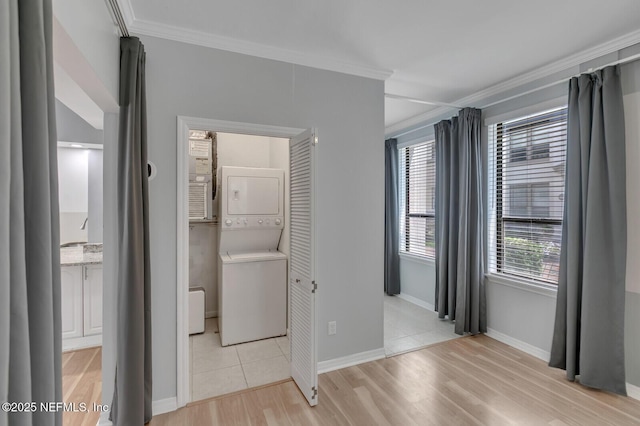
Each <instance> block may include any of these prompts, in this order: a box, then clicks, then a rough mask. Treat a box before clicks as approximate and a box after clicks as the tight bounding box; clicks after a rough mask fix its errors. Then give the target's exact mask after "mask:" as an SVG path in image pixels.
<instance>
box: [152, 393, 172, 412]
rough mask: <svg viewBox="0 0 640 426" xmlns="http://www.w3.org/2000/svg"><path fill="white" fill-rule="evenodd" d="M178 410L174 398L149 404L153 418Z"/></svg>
mask: <svg viewBox="0 0 640 426" xmlns="http://www.w3.org/2000/svg"><path fill="white" fill-rule="evenodd" d="M177 409H178V400H177V398H176V397H175V396H174V397H173V398H167V399H159V400H157V401H153V402H152V403H151V412H152V413H153V415H154V416H159V415H160V414H164V413H169V412H171V411H176V410H177Z"/></svg>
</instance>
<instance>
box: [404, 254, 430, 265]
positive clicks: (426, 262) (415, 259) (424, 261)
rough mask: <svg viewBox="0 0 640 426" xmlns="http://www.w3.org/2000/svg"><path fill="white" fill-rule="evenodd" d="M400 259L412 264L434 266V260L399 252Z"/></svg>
mask: <svg viewBox="0 0 640 426" xmlns="http://www.w3.org/2000/svg"><path fill="white" fill-rule="evenodd" d="M400 259H405V260H410V261H412V262H416V263H421V264H423V265H431V266H434V265H435V264H436V261H435V259H432V258H429V257H425V256H418V255H416V254H411V253H405V252H400Z"/></svg>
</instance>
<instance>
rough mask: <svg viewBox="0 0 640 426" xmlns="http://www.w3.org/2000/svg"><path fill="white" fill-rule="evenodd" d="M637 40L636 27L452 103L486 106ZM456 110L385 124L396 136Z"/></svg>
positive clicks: (574, 70)
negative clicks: (516, 89)
mask: <svg viewBox="0 0 640 426" xmlns="http://www.w3.org/2000/svg"><path fill="white" fill-rule="evenodd" d="M637 43H640V30H636V31H633V32H631V33H628V34H626V35H623V36H621V37H618V38H615V39H613V40H610V41H608V42H606V43H602V44H599V45H597V46H594V47H592V48H590V49H586V50H583V51H582V52H579V53H576V54H574V55H571V56H568V57H566V58H564V59H562V60H559V61H556V62H552V63H550V64H547V65H545V66H542V67H539V68H536V69H534V70H531V71H529V72H526V73H524V74H521V75H519V76H517V77H514V78H512V79H509V80H506V81H503V82H501V83H498V84H496V85H493V86H491V87H488V88H486V89H483V90H480V91H478V92H475V93H473V94H471V95H469V96H465V97H464V98H461V99H458V100H456V101H454V102H452V103H453V104H456V105H469V106H472V105H477V106H478V107H480V108H484V107H486V106H483V105H478V104H479V103H480V102H481V101H483V100H489V99H490V98H491V97H492V96H497V95H499V94H501V93H504V92H506V91H508V90H511V89H515V88H517V87H521V86H524V85H525V84H529V83H533V82H535V81H538V80H541V79H543V78H545V77H549V76H551V75H553V74H556V73H560V72H562V71H566V74H567V75H566V77H567V78H568V77H571V76H573V75H575V74H577V73H579V72H580V71H581V70H580V66H581V65H583V64H585V63H586V62H589V61H592V60H594V59H597V58H600V57H602V56H605V55H608V54H610V53H613V52H617V51H620V50H622V49H624V48H627V47H630V46H633V45H634V44H637ZM559 83H560V81H556V82H554V83H553V84H551V85H544V86H545V87H550V86H553V85H555V84H559ZM538 89H540V87H538V88H536V89H535V90H538ZM527 93H531V91H526V92H524V93H519V94H517V95H516V96H513V97H509V98H508V99H502V100H501V101H500V102H504V101H506V100H509V99H513V98H515V97H520V96H523V95H525V94H527ZM494 104H495V103H494ZM454 110H456V108H449V107H438V108H435V109H433V110H430V111H427V112H425V113H422V114H418V115H416V116H414V117H411V118H408V119H406V120H403V121H400V122H399V123H396V124H393V125H391V126H388V127H386V128H385V137H389V136H394V134H396V133H398V132H401V131H403V130H405V129H409V128H410V127H413V126H417V125H420V124H422V123H429V122H430V120H435V119H437V118H438V117H441V116H443V115H445V114H448V113H451V111H454ZM432 124H434V123H432ZM414 130H415V129H414ZM412 131H413V130H412Z"/></svg>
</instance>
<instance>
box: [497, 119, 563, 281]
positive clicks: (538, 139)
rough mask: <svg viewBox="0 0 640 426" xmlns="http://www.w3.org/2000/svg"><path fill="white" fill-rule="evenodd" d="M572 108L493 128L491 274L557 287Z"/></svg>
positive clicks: (507, 122)
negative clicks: (566, 152) (568, 124)
mask: <svg viewBox="0 0 640 426" xmlns="http://www.w3.org/2000/svg"><path fill="white" fill-rule="evenodd" d="M566 135H567V110H566V108H561V109H555V110H552V111H547V112H544V113H540V114H536V115H532V116H528V117H523V118H519V119H516V120H511V121H506V122H503V123H498V124H494V125H492V126H490V127H489V204H490V205H489V212H490V214H489V236H490V250H489V270H490V271H491V272H492V273H498V274H504V275H511V276H518V277H523V278H528V279H533V280H537V281H541V282H545V283H550V284H557V282H558V269H559V263H560V242H561V237H562V214H563V198H564V170H565V151H566V139H567V138H566Z"/></svg>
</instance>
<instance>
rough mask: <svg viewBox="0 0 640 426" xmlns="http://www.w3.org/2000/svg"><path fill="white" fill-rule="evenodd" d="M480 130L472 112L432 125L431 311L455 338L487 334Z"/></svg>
mask: <svg viewBox="0 0 640 426" xmlns="http://www.w3.org/2000/svg"><path fill="white" fill-rule="evenodd" d="M481 129H482V127H481V111H480V110H479V109H474V108H464V109H462V110H460V112H459V114H458V117H453V118H452V119H451V120H443V121H441V122H440V123H437V124H436V125H435V135H436V295H435V296H436V297H435V302H436V303H435V308H436V311H437V312H438V316H439V317H440V318H444V317H445V316H448V317H449V319H451V320H455V332H456V333H457V334H463V333H472V334H477V333H483V332H486V331H487V313H486V299H485V285H484V263H485V260H484V253H485V252H484V250H485V247H484V219H483V207H482V205H483V203H482V193H483V190H482V189H483V188H482V145H481V138H480V135H481Z"/></svg>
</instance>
